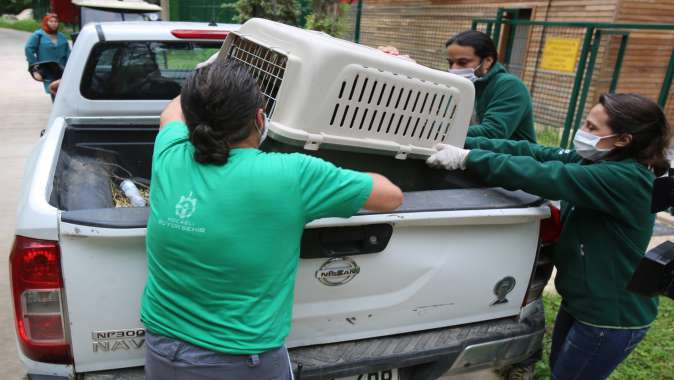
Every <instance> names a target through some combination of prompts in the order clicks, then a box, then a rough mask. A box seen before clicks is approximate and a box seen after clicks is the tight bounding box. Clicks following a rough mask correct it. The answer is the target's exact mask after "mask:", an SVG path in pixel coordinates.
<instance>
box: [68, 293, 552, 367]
mask: <svg viewBox="0 0 674 380" xmlns="http://www.w3.org/2000/svg"><path fill="white" fill-rule="evenodd" d="M536 304H537V305H535V306H534V312H531V313H529V315H528V316H527V317H526V318H525V319H523V320H519V319H518V318H516V317H514V318H503V319H498V320H492V321H486V322H479V323H472V324H467V325H462V326H453V327H448V328H440V329H433V330H427V331H421V332H416V333H408V334H400V335H392V336H386V337H380V338H372V339H363V340H358V341H352V342H343V343H333V344H324V345H318V346H308V347H301V348H294V349H291V350H290V356H291V359H292V362H293V369H294V370H295V374H296V380H323V379H334V378H339V377H345V376H352V375H355V374H360V373H368V372H373V371H377V370H385V369H391V368H399V369H400V371H399V373H400V377H401V379H402V380H409V379H414V380H425V379H435V378H437V377H438V376H440V375H441V374H443V373H445V374H446V373H450V374H458V373H464V372H472V371H476V370H479V369H483V368H499V367H502V366H506V365H508V364H513V363H518V362H521V361H524V360H527V359H529V358H531V357H532V356H535V355H537V354H538V353H540V352H541V349H542V340H543V333H544V328H545V320H544V316H543V304H542V302H541V301H540V300H538V301H536ZM81 376H82V377H81V378H82V379H83V380H142V379H144V374H143V369H142V368H128V369H123V370H112V371H101V372H90V373H85V374H81Z"/></svg>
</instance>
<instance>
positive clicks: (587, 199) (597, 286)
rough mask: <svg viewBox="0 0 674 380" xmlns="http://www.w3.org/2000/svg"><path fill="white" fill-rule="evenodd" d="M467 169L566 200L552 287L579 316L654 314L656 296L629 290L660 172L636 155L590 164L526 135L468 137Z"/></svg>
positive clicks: (625, 323) (634, 318)
mask: <svg viewBox="0 0 674 380" xmlns="http://www.w3.org/2000/svg"><path fill="white" fill-rule="evenodd" d="M466 147H467V148H471V149H473V150H471V152H470V153H469V154H468V158H467V160H466V168H467V169H468V170H469V171H471V172H472V173H475V174H477V175H478V176H479V177H481V178H482V179H483V180H484V181H486V182H487V183H488V184H490V185H497V186H502V187H504V188H506V189H509V190H516V189H521V190H524V191H527V192H529V193H531V194H535V195H538V196H541V197H543V198H546V199H552V200H561V201H562V223H563V227H562V234H561V236H560V240H559V243H558V244H557V246H556V248H555V251H554V258H553V259H554V263H555V266H556V267H557V277H556V279H555V287H556V288H557V291H558V292H559V294H560V295H561V296H562V307H564V309H565V310H566V311H567V312H569V313H570V314H571V315H572V316H573V317H574V318H575V319H576V320H578V321H581V322H584V323H587V324H591V325H595V326H604V327H613V328H616V327H622V328H637V327H642V326H647V325H649V324H650V323H651V322H652V321H653V320H654V319H655V317H656V315H657V307H658V299H657V298H646V297H642V296H639V295H637V294H634V293H632V292H629V291H627V290H626V287H627V284H628V283H629V281H630V279H631V278H632V274H633V273H634V270H635V269H636V267H637V265H638V264H639V261H640V260H641V258H642V257H643V255H644V252H645V251H646V249H647V246H648V243H649V241H650V238H651V235H652V232H653V224H654V222H655V216H654V215H653V214H652V213H651V212H650V202H651V193H652V189H653V180H654V179H655V175H654V174H653V173H652V172H651V171H650V170H649V169H648V168H647V167H645V166H644V165H642V164H640V163H638V162H637V161H635V160H632V159H627V160H623V161H598V162H595V163H591V162H588V161H583V159H582V158H581V157H580V156H579V155H578V154H576V153H575V151H573V150H563V149H559V148H548V147H543V146H540V145H536V144H531V143H528V142H526V141H507V140H489V139H485V138H468V139H467V140H466Z"/></svg>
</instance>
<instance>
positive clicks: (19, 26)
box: [0, 19, 73, 39]
mask: <svg viewBox="0 0 674 380" xmlns="http://www.w3.org/2000/svg"><path fill="white" fill-rule="evenodd" d="M0 28H5V29H14V30H23V31H24V32H34V31H36V30H38V29H39V28H41V26H40V23H39V22H37V21H35V20H21V21H7V20H2V19H0ZM59 32H61V33H63V34H65V35H66V38H68V39H70V35H71V34H72V32H73V26H72V25H67V24H61V28H60V29H59Z"/></svg>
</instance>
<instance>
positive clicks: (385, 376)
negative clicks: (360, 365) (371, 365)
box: [333, 368, 398, 380]
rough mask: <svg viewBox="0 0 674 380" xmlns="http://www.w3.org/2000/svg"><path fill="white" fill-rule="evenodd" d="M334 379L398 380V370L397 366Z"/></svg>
mask: <svg viewBox="0 0 674 380" xmlns="http://www.w3.org/2000/svg"><path fill="white" fill-rule="evenodd" d="M333 380H398V370H397V369H395V368H394V369H387V370H384V371H376V372H370V373H363V374H360V375H355V376H349V377H340V378H339V379H333Z"/></svg>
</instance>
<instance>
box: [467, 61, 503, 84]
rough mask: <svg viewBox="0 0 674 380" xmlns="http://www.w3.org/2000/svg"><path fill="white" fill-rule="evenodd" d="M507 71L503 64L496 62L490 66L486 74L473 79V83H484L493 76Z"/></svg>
mask: <svg viewBox="0 0 674 380" xmlns="http://www.w3.org/2000/svg"><path fill="white" fill-rule="evenodd" d="M507 72H508V70H506V68H505V66H503V65H502V64H500V63H498V62H497V63H495V64H494V65H493V66H492V67H491V70H489V71H488V72H487V75H485V76H483V77H480V78H478V79H477V80H476V81H475V84H476V85H480V84H482V83H484V84H486V83H489V81H491V80H492V78H494V77H495V76H497V75H499V74H501V73H507Z"/></svg>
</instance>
